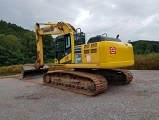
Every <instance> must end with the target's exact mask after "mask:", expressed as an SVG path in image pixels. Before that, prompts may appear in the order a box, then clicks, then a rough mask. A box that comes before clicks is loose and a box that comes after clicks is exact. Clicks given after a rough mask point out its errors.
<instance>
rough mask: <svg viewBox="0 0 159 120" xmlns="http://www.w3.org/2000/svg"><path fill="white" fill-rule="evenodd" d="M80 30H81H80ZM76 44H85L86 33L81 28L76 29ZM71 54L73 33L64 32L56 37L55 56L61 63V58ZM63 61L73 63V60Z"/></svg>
mask: <svg viewBox="0 0 159 120" xmlns="http://www.w3.org/2000/svg"><path fill="white" fill-rule="evenodd" d="M78 30H80V31H79V32H78ZM73 39H74V45H75V46H77V45H82V44H85V33H83V32H81V29H80V28H78V29H76V32H74V35H73ZM69 54H71V34H70V33H69V34H64V35H61V36H58V37H56V38H55V58H56V59H57V60H58V63H59V64H60V60H61V59H62V58H64V57H65V56H67V55H69ZM63 63H67V64H68V63H71V60H69V61H67V62H63Z"/></svg>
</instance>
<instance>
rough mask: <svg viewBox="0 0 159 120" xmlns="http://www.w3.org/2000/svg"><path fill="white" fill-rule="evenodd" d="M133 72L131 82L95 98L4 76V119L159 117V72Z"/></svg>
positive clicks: (0, 103)
mask: <svg viewBox="0 0 159 120" xmlns="http://www.w3.org/2000/svg"><path fill="white" fill-rule="evenodd" d="M132 73H133V75H134V80H133V81H132V82H131V83H130V84H129V85H124V86H116V85H109V87H108V89H107V91H106V92H104V93H103V94H100V95H97V96H95V97H89V96H85V95H81V94H77V93H72V92H69V91H63V90H60V89H56V88H52V87H49V86H44V85H40V84H36V83H30V82H27V81H22V80H18V79H16V78H0V120H159V71H150V70H149V71H138V70H135V71H132ZM36 81H42V79H37V80H36Z"/></svg>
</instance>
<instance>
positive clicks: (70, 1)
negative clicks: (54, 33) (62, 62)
mask: <svg viewBox="0 0 159 120" xmlns="http://www.w3.org/2000/svg"><path fill="white" fill-rule="evenodd" d="M0 3H1V4H0V20H4V21H6V22H10V23H14V24H16V25H18V26H21V27H23V28H25V29H29V30H34V25H35V23H36V22H40V23H43V22H60V21H63V22H68V23H70V24H71V25H73V26H74V27H75V28H81V29H82V31H83V32H85V33H86V39H87V40H88V39H89V38H90V37H94V36H96V35H102V34H104V33H107V35H108V36H109V37H116V35H117V34H119V35H120V37H119V38H120V39H121V40H122V41H125V42H127V41H128V40H131V41H137V40H153V41H159V0H0Z"/></svg>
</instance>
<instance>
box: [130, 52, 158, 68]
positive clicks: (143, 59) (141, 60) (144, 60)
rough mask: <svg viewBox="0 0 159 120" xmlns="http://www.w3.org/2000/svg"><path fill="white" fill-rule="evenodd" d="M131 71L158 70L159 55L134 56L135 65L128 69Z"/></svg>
mask: <svg viewBox="0 0 159 120" xmlns="http://www.w3.org/2000/svg"><path fill="white" fill-rule="evenodd" d="M128 68H129V69H133V70H159V54H158V53H151V54H147V55H135V64H134V66H132V67H128Z"/></svg>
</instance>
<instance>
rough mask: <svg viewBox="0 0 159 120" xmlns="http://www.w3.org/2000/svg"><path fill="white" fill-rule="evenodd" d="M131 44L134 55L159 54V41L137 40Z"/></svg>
mask: <svg viewBox="0 0 159 120" xmlns="http://www.w3.org/2000/svg"><path fill="white" fill-rule="evenodd" d="M131 44H132V45H133V47H134V52H135V54H149V53H159V41H148V40H138V41H135V42H131Z"/></svg>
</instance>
